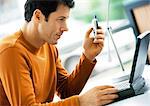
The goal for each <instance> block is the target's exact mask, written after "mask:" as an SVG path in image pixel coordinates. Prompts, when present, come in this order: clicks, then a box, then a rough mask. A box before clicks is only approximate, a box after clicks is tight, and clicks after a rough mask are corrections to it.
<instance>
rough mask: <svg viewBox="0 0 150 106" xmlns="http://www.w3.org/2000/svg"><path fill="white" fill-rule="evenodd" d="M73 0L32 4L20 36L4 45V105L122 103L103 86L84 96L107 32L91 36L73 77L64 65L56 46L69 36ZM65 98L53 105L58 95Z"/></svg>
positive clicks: (0, 88) (0, 94)
mask: <svg viewBox="0 0 150 106" xmlns="http://www.w3.org/2000/svg"><path fill="white" fill-rule="evenodd" d="M73 6H74V1H73V0H27V1H26V4H25V20H26V22H25V24H24V25H23V26H22V27H21V29H20V31H18V32H16V33H14V34H12V35H11V36H9V37H7V38H5V39H3V40H2V41H1V44H0V106H7V105H12V106H28V105H29V106H30V105H31V106H32V105H36V106H38V105H44V106H100V105H105V104H108V103H110V102H112V101H113V100H114V99H116V98H117V97H118V96H117V94H116V93H117V90H116V89H115V88H114V87H113V86H97V87H94V88H93V89H91V90H89V91H88V92H86V93H85V94H83V95H79V93H80V92H81V90H82V88H83V87H84V85H85V83H86V81H87V80H88V78H89V76H90V74H91V72H92V69H93V67H94V66H95V64H96V60H95V57H96V56H97V55H98V54H99V53H100V52H101V50H102V48H103V43H104V33H103V31H102V29H101V28H99V29H98V31H97V36H96V38H95V39H93V38H90V33H91V31H92V28H90V29H89V30H88V31H87V33H86V35H85V40H84V44H83V48H84V51H83V54H82V55H81V58H80V61H79V64H78V65H77V66H76V68H75V69H74V72H73V73H72V74H71V75H69V74H68V73H67V71H66V70H65V69H64V68H63V66H62V65H61V61H60V58H59V54H58V50H57V48H56V47H55V44H57V41H58V39H60V37H61V35H62V34H63V32H64V31H68V28H67V25H66V20H67V19H68V18H69V12H70V8H72V7H73ZM55 93H57V95H58V96H59V97H60V98H61V99H62V100H61V101H58V102H53V97H54V94H55Z"/></svg>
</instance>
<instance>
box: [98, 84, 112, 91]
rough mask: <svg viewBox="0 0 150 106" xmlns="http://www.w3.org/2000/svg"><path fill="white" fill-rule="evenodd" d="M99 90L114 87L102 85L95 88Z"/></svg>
mask: <svg viewBox="0 0 150 106" xmlns="http://www.w3.org/2000/svg"><path fill="white" fill-rule="evenodd" d="M96 88H97V89H99V90H103V89H107V88H114V86H111V85H103V86H97V87H96Z"/></svg>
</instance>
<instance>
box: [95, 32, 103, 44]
mask: <svg viewBox="0 0 150 106" xmlns="http://www.w3.org/2000/svg"><path fill="white" fill-rule="evenodd" d="M104 38H105V36H104V32H103V30H102V29H98V30H97V36H95V39H94V43H103V42H104Z"/></svg>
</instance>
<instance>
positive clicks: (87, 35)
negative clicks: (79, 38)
mask: <svg viewBox="0 0 150 106" xmlns="http://www.w3.org/2000/svg"><path fill="white" fill-rule="evenodd" d="M92 30H93V28H92V27H90V28H89V29H88V30H87V32H86V35H85V38H89V36H90V33H91V32H92Z"/></svg>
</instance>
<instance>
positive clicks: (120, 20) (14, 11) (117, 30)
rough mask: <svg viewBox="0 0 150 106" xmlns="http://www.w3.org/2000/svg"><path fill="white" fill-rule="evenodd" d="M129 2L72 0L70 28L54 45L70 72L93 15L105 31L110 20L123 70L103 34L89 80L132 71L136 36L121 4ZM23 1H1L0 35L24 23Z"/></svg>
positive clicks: (76, 59) (11, 31)
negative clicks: (73, 5) (103, 44)
mask: <svg viewBox="0 0 150 106" xmlns="http://www.w3.org/2000/svg"><path fill="white" fill-rule="evenodd" d="M132 1H135V0H111V1H110V8H108V0H75V8H73V9H72V10H71V16H70V19H69V22H68V27H69V31H68V32H65V33H64V35H63V36H62V38H61V39H60V40H59V43H58V45H57V47H58V49H59V52H60V56H61V59H62V64H63V65H64V67H65V68H66V69H67V70H68V72H69V73H71V72H72V70H73V68H74V67H75V65H76V64H77V63H78V61H79V57H80V55H81V54H82V42H83V38H84V36H85V32H86V30H87V28H88V27H89V26H90V25H91V21H92V18H93V16H94V15H97V17H98V20H99V25H100V26H102V28H103V29H104V30H106V28H107V27H108V26H107V23H108V21H109V26H111V27H112V31H113V39H114V41H115V44H116V46H117V49H118V52H119V55H120V57H121V60H122V62H123V66H124V68H125V71H124V72H123V71H122V68H121V67H120V63H119V60H118V57H117V55H116V51H115V49H114V45H113V44H112V41H111V39H110V37H109V36H108V35H106V38H105V46H104V49H103V51H102V53H101V54H99V55H98V56H97V57H96V58H97V64H96V66H95V68H94V70H93V73H92V75H91V77H90V79H89V81H92V82H93V81H98V79H103V78H112V77H116V76H120V75H122V74H126V73H129V72H130V71H131V70H130V68H131V65H132V59H133V55H134V50H135V41H136V39H135V34H134V31H133V28H132V27H130V26H129V20H128V18H127V15H126V12H125V7H124V5H125V4H126V3H129V2H132ZM24 3H25V0H0V38H3V37H5V36H7V35H8V34H10V33H13V32H15V31H17V30H19V28H20V26H21V25H22V24H23V22H24V16H23V15H24ZM108 11H109V15H108ZM108 16H109V18H108Z"/></svg>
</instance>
